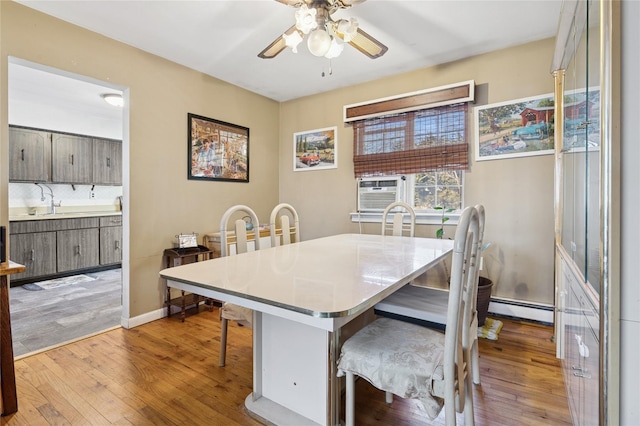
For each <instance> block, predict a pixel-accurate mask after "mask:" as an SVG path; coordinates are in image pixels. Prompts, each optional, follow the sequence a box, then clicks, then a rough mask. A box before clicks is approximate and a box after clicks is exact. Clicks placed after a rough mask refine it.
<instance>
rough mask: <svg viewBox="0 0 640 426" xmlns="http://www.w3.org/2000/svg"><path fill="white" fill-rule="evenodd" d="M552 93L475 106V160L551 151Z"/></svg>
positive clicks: (552, 125)
mask: <svg viewBox="0 0 640 426" xmlns="http://www.w3.org/2000/svg"><path fill="white" fill-rule="evenodd" d="M554 112H555V111H554V101H553V93H550V94H546V95H540V96H533V97H530V98H523V99H516V100H512V101H507V102H500V103H495V104H490V105H485V106H478V107H476V108H475V114H474V115H475V129H476V135H475V136H476V141H475V151H476V161H482V160H499V159H504V158H514V157H526V156H531V155H544V154H553V153H554V133H553V131H554V117H553V115H554Z"/></svg>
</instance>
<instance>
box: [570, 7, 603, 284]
mask: <svg viewBox="0 0 640 426" xmlns="http://www.w3.org/2000/svg"><path fill="white" fill-rule="evenodd" d="M585 5H586V7H584V8H583V9H582V10H581V11H580V13H581V14H582V16H576V22H584V23H586V25H582V26H581V25H578V24H576V25H574V27H573V30H574V31H573V34H572V41H571V42H572V43H573V44H574V49H575V51H574V52H575V53H574V55H573V57H572V60H571V61H570V62H569V64H568V66H567V68H566V70H565V84H564V128H563V134H564V137H563V147H562V168H563V174H562V176H563V185H562V186H563V193H562V196H563V200H562V235H561V238H562V246H563V247H564V249H565V250H566V252H567V253H569V254H570V256H571V258H572V260H573V261H574V262H575V264H576V266H577V267H578V269H579V270H580V272H581V273H582V275H583V279H584V281H585V282H588V283H589V284H590V286H591V287H592V288H593V290H594V291H595V292H596V293H599V292H600V118H599V117H600V91H599V81H600V74H599V72H600V70H599V59H600V58H599V38H598V36H599V33H598V28H599V15H598V2H597V1H592V0H590V1H587V2H585Z"/></svg>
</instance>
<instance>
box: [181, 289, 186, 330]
mask: <svg viewBox="0 0 640 426" xmlns="http://www.w3.org/2000/svg"><path fill="white" fill-rule="evenodd" d="M185 312H186V306H185V300H184V290H182V309H181V310H180V320H181V321H182V322H184V318H185V316H186V314H185Z"/></svg>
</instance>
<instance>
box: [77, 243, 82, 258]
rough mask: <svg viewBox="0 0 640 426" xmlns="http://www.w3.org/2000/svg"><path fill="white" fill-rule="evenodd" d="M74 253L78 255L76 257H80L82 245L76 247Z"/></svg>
mask: <svg viewBox="0 0 640 426" xmlns="http://www.w3.org/2000/svg"><path fill="white" fill-rule="evenodd" d="M76 253H77V254H78V256H82V245H80V244H78V245H77V246H76Z"/></svg>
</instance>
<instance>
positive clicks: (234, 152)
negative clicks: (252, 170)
mask: <svg viewBox="0 0 640 426" xmlns="http://www.w3.org/2000/svg"><path fill="white" fill-rule="evenodd" d="M187 119H188V121H189V131H188V141H189V155H188V157H187V158H188V161H189V164H188V166H187V169H188V176H187V178H188V179H194V180H212V181H216V180H217V181H229V182H249V129H248V128H247V127H242V126H238V125H235V124H231V123H225V122H224V121H218V120H214V119H212V118H207V117H202V116H199V115H195V114H188V115H187Z"/></svg>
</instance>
